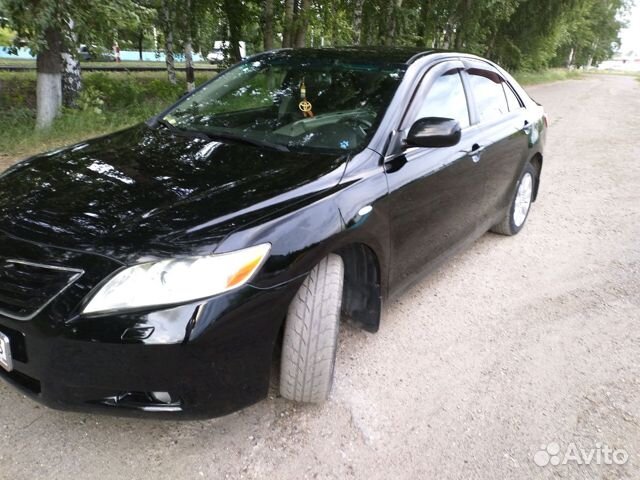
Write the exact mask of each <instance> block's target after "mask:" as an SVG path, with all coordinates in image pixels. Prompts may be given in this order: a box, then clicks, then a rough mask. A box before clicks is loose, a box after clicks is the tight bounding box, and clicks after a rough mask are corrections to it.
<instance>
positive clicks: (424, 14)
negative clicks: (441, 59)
mask: <svg viewBox="0 0 640 480" xmlns="http://www.w3.org/2000/svg"><path fill="white" fill-rule="evenodd" d="M431 2H432V0H422V2H421V4H420V17H419V22H418V39H417V41H416V46H418V47H429V48H432V47H433V38H432V37H431V25H430V22H429V19H430V17H431Z"/></svg>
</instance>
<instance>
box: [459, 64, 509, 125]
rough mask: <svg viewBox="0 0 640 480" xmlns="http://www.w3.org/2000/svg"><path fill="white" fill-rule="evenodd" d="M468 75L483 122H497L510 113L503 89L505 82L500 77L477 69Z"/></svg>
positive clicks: (470, 71)
mask: <svg viewBox="0 0 640 480" xmlns="http://www.w3.org/2000/svg"><path fill="white" fill-rule="evenodd" d="M468 73H469V83H470V85H471V89H472V90H473V96H474V98H475V101H476V107H477V109H478V115H479V116H480V121H481V122H490V121H492V120H497V119H498V118H500V117H501V116H503V115H506V114H507V113H509V107H508V105H507V97H506V96H505V93H504V89H503V88H502V83H503V82H504V80H502V78H501V77H500V75H498V74H497V73H494V72H490V71H488V70H480V69H476V68H472V69H470V70H469V72H468Z"/></svg>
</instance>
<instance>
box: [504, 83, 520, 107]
mask: <svg viewBox="0 0 640 480" xmlns="http://www.w3.org/2000/svg"><path fill="white" fill-rule="evenodd" d="M502 88H504V94H505V95H506V96H507V104H508V105H509V111H510V112H515V111H516V110H520V109H521V108H522V105H520V100H518V97H517V96H516V94H515V93H513V90H511V87H510V86H509V84H507V82H502Z"/></svg>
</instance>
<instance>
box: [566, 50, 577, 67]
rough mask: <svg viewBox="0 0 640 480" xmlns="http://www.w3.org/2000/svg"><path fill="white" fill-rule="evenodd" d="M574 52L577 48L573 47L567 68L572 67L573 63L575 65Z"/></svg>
mask: <svg viewBox="0 0 640 480" xmlns="http://www.w3.org/2000/svg"><path fill="white" fill-rule="evenodd" d="M574 53H575V49H574V48H573V47H571V51H570V52H569V58H567V68H571V65H573V55H574Z"/></svg>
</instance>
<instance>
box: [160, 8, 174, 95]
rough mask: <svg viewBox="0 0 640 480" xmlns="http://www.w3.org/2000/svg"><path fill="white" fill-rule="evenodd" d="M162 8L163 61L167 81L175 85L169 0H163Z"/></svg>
mask: <svg viewBox="0 0 640 480" xmlns="http://www.w3.org/2000/svg"><path fill="white" fill-rule="evenodd" d="M162 10H163V14H164V19H163V20H164V22H163V27H164V56H165V63H166V65H167V77H168V78H169V82H170V83H172V84H173V85H175V84H176V83H177V80H176V66H175V61H174V58H173V22H172V21H171V7H170V5H169V0H163V2H162Z"/></svg>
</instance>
